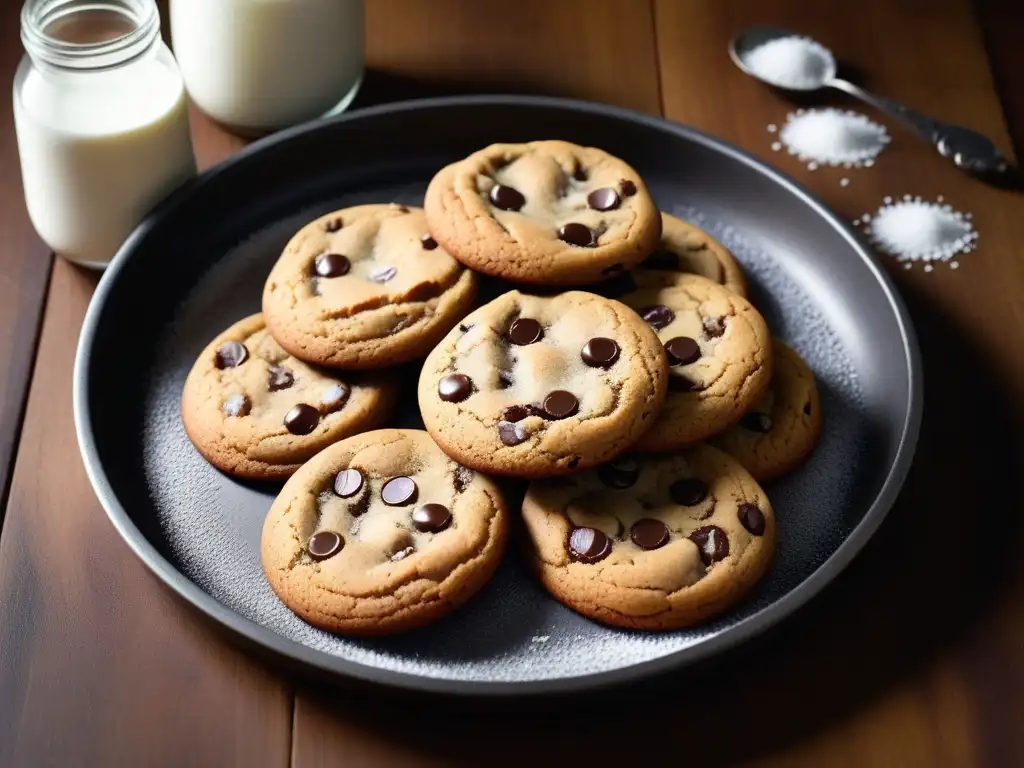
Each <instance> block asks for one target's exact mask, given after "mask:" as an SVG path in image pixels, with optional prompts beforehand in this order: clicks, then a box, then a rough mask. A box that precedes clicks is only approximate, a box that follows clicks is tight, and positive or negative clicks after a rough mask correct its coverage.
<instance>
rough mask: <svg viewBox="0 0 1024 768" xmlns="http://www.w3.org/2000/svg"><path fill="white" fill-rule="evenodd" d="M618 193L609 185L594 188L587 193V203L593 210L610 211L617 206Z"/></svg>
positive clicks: (618, 201) (618, 200)
mask: <svg viewBox="0 0 1024 768" xmlns="http://www.w3.org/2000/svg"><path fill="white" fill-rule="evenodd" d="M620 202H622V201H621V200H620V199H619V193H618V192H616V191H615V190H614V189H612V188H611V187H601V188H600V189H595V190H594V191H593V192H591V193H590V194H589V195H587V205H589V206H590V207H591V208H593V209H594V210H595V211H611V210H614V209H616V208H618V207H619V203H620Z"/></svg>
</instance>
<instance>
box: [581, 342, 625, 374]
mask: <svg viewBox="0 0 1024 768" xmlns="http://www.w3.org/2000/svg"><path fill="white" fill-rule="evenodd" d="M619 351H620V350H619V345H618V344H616V343H615V341H614V340H613V339H606V338H604V337H603V336H596V337H594V338H593V339H591V340H590V341H588V342H587V343H586V344H584V345H583V349H582V350H580V357H581V358H583V362H584V363H586V364H587V365H589V366H590V367H591V368H608V367H609V366H611V365H614V363H615V361H616V360H618V359H619Z"/></svg>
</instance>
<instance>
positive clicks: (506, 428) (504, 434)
mask: <svg viewBox="0 0 1024 768" xmlns="http://www.w3.org/2000/svg"><path fill="white" fill-rule="evenodd" d="M528 437H529V435H528V434H526V430H525V429H523V428H522V427H521V426H519V425H518V424H513V423H512V422H511V421H499V422H498V438H499V439H500V440H501V442H503V443H504V444H505V445H507V446H509V447H511V446H513V445H519V444H520V443H525V442H526V438H528Z"/></svg>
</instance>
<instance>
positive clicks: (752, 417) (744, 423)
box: [740, 411, 772, 434]
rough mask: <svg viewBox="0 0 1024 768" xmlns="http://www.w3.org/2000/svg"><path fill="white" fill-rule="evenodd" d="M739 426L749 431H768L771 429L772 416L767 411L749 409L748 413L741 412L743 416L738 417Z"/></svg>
mask: <svg viewBox="0 0 1024 768" xmlns="http://www.w3.org/2000/svg"><path fill="white" fill-rule="evenodd" d="M740 426H741V427H743V428H744V429H746V430H748V431H750V432H761V433H762V434H763V433H765V432H770V431H771V429H772V417H771V416H769V415H768V414H767V413H758V412H757V411H751V412H750V413H745V414H743V418H742V419H740Z"/></svg>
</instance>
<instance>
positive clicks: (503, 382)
mask: <svg viewBox="0 0 1024 768" xmlns="http://www.w3.org/2000/svg"><path fill="white" fill-rule="evenodd" d="M512 384H513V381H512V377H511V376H509V375H508V374H507V373H505V371H501V372H500V373H498V389H508V388H509V387H511V386H512Z"/></svg>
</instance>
